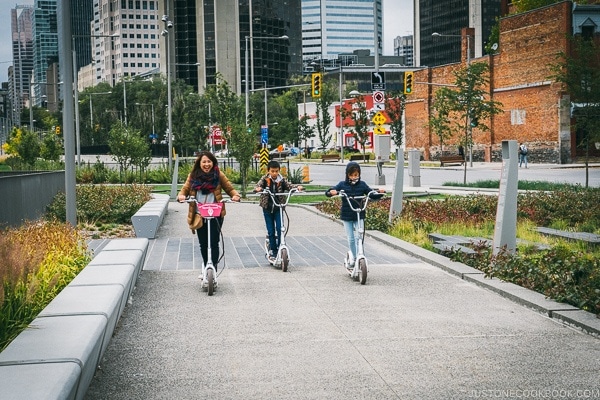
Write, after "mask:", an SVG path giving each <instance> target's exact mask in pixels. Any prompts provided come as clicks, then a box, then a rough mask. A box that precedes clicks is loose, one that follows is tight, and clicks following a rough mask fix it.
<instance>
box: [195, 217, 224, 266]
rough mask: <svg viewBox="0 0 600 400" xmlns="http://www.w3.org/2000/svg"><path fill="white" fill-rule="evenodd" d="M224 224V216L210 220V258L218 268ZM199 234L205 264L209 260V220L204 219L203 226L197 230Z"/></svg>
mask: <svg viewBox="0 0 600 400" xmlns="http://www.w3.org/2000/svg"><path fill="white" fill-rule="evenodd" d="M222 226H223V217H219V218H215V219H212V220H211V221H210V247H211V251H210V259H211V260H212V263H213V265H214V266H215V271H216V270H217V263H218V262H219V255H220V251H219V250H220V249H219V241H220V239H221V227H222ZM196 234H197V235H198V241H199V242H200V253H201V254H202V260H203V261H204V265H206V261H207V260H208V221H207V220H204V223H203V224H202V228H200V229H197V230H196Z"/></svg>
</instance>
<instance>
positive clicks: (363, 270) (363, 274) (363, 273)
mask: <svg viewBox="0 0 600 400" xmlns="http://www.w3.org/2000/svg"><path fill="white" fill-rule="evenodd" d="M358 280H359V281H360V284H361V285H364V284H365V283H367V262H366V261H365V259H364V258H361V259H360V260H358Z"/></svg>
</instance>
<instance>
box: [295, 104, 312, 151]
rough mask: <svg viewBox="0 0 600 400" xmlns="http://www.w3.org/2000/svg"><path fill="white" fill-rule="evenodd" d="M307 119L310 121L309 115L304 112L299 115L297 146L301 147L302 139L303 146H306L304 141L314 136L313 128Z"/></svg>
mask: <svg viewBox="0 0 600 400" xmlns="http://www.w3.org/2000/svg"><path fill="white" fill-rule="evenodd" d="M308 121H310V117H309V116H308V115H306V114H304V115H303V116H301V117H300V122H299V124H298V147H302V142H303V141H304V147H306V146H307V144H306V141H307V140H308V139H310V138H311V137H313V136H315V131H314V129H315V128H314V126H311V125H310V124H309V123H308ZM300 158H302V150H300Z"/></svg>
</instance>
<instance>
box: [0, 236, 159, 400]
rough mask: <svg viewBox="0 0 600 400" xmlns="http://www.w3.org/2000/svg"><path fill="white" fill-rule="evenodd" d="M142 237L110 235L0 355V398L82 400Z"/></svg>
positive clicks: (127, 290)
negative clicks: (75, 275)
mask: <svg viewBox="0 0 600 400" xmlns="http://www.w3.org/2000/svg"><path fill="white" fill-rule="evenodd" d="M147 249H148V239H145V238H136V239H133V238H132V239H113V240H111V241H110V242H109V243H108V244H107V245H106V246H105V247H104V248H103V249H102V250H101V251H100V252H99V253H98V254H97V255H96V257H94V259H93V260H92V261H91V262H90V263H89V264H88V265H87V266H86V267H85V268H84V269H83V271H81V273H79V274H78V275H77V277H75V279H73V281H71V283H69V285H67V287H66V288H64V289H63V290H62V291H61V292H60V293H59V294H58V295H57V296H56V297H55V298H54V300H52V301H51V302H50V304H48V306H47V307H46V308H44V310H42V312H41V313H40V314H39V315H38V317H37V318H36V319H35V320H34V321H33V322H32V323H31V324H30V325H29V327H28V328H27V329H25V331H23V332H22V333H21V334H20V335H19V336H17V337H16V338H15V340H13V341H12V342H11V343H10V344H9V345H8V347H6V349H4V351H2V353H0V398H1V399H3V400H9V399H48V400H51V399H57V400H58V399H61V400H62V399H83V398H84V397H85V393H86V392H87V389H88V387H89V385H90V383H91V381H92V378H93V377H94V373H95V371H96V368H97V367H98V364H99V362H100V360H101V358H102V355H103V354H104V351H105V350H106V348H107V346H108V343H109V341H110V338H111V337H112V335H113V332H114V330H115V327H116V325H117V322H118V320H119V318H120V317H121V314H122V312H123V309H124V308H125V306H126V304H127V301H128V299H129V297H130V296H131V293H132V291H133V289H134V287H135V283H136V280H137V277H138V275H139V273H140V272H141V270H142V268H143V266H144V261H145V259H146V252H147Z"/></svg>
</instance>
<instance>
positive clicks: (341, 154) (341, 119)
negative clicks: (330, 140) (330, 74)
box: [338, 64, 344, 163]
mask: <svg viewBox="0 0 600 400" xmlns="http://www.w3.org/2000/svg"><path fill="white" fill-rule="evenodd" d="M339 95H340V108H339V110H338V111H339V112H338V114H339V116H340V161H341V162H342V163H344V119H343V118H342V107H343V106H344V104H343V101H344V100H343V98H342V64H340V82H339Z"/></svg>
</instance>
